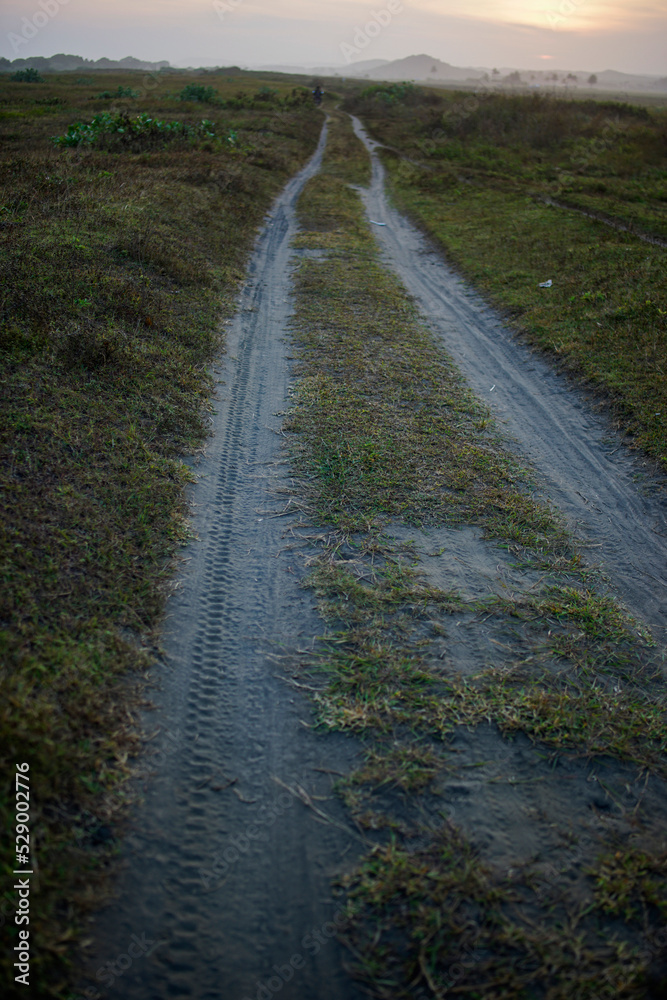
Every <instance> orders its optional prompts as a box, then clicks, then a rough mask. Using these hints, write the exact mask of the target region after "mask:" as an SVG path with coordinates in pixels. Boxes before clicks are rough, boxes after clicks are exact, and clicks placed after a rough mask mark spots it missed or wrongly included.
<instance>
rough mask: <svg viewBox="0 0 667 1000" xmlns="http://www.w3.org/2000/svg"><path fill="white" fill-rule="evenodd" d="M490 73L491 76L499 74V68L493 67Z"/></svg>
mask: <svg viewBox="0 0 667 1000" xmlns="http://www.w3.org/2000/svg"><path fill="white" fill-rule="evenodd" d="M492 74H493V76H500V70H499V69H495V68H494V69H493V70H492Z"/></svg>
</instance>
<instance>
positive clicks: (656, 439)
mask: <svg viewBox="0 0 667 1000" xmlns="http://www.w3.org/2000/svg"><path fill="white" fill-rule="evenodd" d="M344 106H345V107H346V108H347V109H348V110H350V111H353V112H354V113H355V114H359V115H360V116H361V118H362V119H363V121H364V122H365V123H366V125H367V126H368V127H369V129H370V131H371V133H372V134H373V136H374V137H375V138H376V139H378V140H380V141H381V142H382V143H384V144H386V146H387V149H386V150H385V152H384V162H385V164H386V166H387V168H388V170H389V176H390V182H391V189H392V192H393V195H394V197H395V199H396V201H397V203H398V204H399V205H400V206H402V207H403V208H404V209H405V210H406V211H407V212H408V213H409V214H410V215H411V216H412V218H413V219H414V220H415V221H416V222H417V223H418V224H419V225H420V226H421V227H422V228H423V229H424V230H425V231H426V232H427V233H428V234H429V235H430V236H432V237H433V238H434V239H435V241H436V242H437V243H439V244H440V245H441V246H442V247H443V248H444V250H445V252H446V255H447V258H448V260H450V261H451V262H452V263H453V264H454V265H455V266H456V267H458V268H459V269H460V271H461V272H462V273H463V274H464V275H466V276H467V277H468V278H470V279H471V280H472V281H473V282H474V284H475V285H476V287H477V288H478V289H479V290H481V291H482V292H483V293H484V294H485V295H486V296H487V298H488V299H489V300H490V301H492V302H493V303H495V304H496V305H497V306H499V307H500V309H501V310H502V311H503V312H504V313H505V315H506V316H507V317H508V318H509V319H510V320H511V321H512V323H513V324H514V326H515V327H516V328H517V329H518V330H520V331H521V332H522V333H523V334H525V335H526V336H527V337H528V338H529V339H530V340H531V341H532V342H533V343H535V344H537V345H538V346H539V347H541V348H542V349H544V350H546V351H547V352H548V353H550V354H552V355H553V356H554V357H555V358H556V359H557V361H558V362H559V363H560V364H562V365H564V366H566V367H567V368H568V369H569V370H571V371H572V372H574V373H575V374H576V375H577V376H579V377H580V378H582V379H583V380H584V381H585V382H586V383H587V384H588V385H589V386H591V387H592V388H594V389H595V390H596V391H597V392H598V393H599V394H600V397H601V399H604V401H605V402H606V403H607V404H609V405H610V406H611V408H612V411H613V413H614V415H615V419H616V422H617V425H618V427H619V428H620V429H621V430H622V431H627V432H628V434H629V435H632V438H633V440H634V442H635V443H636V444H637V445H638V446H639V447H641V448H643V449H645V450H646V451H647V452H648V453H649V454H650V455H651V456H652V457H653V458H655V459H657V460H658V461H659V462H660V463H662V465H663V468H664V467H666V465H667V378H665V372H666V371H667V280H666V279H667V111H666V110H665V109H664V108H663V109H660V108H651V109H649V108H645V107H642V106H639V105H630V104H620V103H617V102H601V101H596V100H577V101H572V100H565V99H562V98H552V97H545V96H540V95H531V96H507V95H499V94H495V93H487V94H484V93H482V94H465V93H445V94H442V93H436V92H434V91H429V90H422V89H419V88H415V87H412V86H411V85H400V84H397V85H393V86H381V85H378V86H374V87H370V88H367V89H366V90H365V91H362V92H361V93H360V94H357V95H356V96H348V97H347V99H346V102H345V105H344ZM584 212H586V213H591V214H593V215H595V216H597V217H598V218H596V219H593V218H589V217H587V216H586V215H585V214H583V213H584ZM619 226H620V227H624V228H620V229H619V228H616V227H619ZM640 235H641V236H644V237H646V238H647V239H648V240H651V239H653V240H657V241H661V245H657V244H656V243H655V242H649V241H647V239H641V238H640ZM549 279H551V280H552V281H553V286H552V287H551V288H549V289H543V288H540V287H539V285H540V283H541V282H544V281H547V280H549Z"/></svg>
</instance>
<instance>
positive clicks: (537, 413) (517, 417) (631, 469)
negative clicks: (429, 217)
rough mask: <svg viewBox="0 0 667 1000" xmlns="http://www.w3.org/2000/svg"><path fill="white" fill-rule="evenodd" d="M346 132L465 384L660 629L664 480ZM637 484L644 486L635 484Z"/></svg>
mask: <svg viewBox="0 0 667 1000" xmlns="http://www.w3.org/2000/svg"><path fill="white" fill-rule="evenodd" d="M351 118H352V123H353V126H354V130H355V133H356V134H357V136H358V137H359V138H360V139H361V141H362V142H363V143H364V144H365V146H366V148H367V149H368V151H369V153H370V154H371V157H372V162H373V175H372V182H371V187H370V189H368V190H365V189H359V190H360V193H361V195H362V197H363V199H364V203H365V206H366V210H367V213H368V215H369V218H370V219H372V220H376V221H377V222H380V223H384V225H381V226H380V227H378V229H377V238H378V241H379V244H380V247H381V249H382V251H383V253H384V257H385V259H386V261H387V263H388V264H389V265H390V266H391V267H392V269H393V270H394V271H395V272H396V273H397V274H398V276H399V277H400V279H401V281H402V282H403V284H404V285H405V287H406V288H407V289H408V291H409V292H410V293H411V294H412V295H413V296H414V297H415V299H416V301H417V304H418V306H419V308H420V309H421V311H422V312H423V314H424V315H425V316H426V317H428V321H429V324H430V325H431V327H432V329H433V330H434V332H435V333H436V334H437V336H438V337H439V338H440V339H441V340H442V343H443V345H444V346H445V348H446V350H447V351H448V353H449V354H450V355H451V357H452V358H453V360H454V362H455V363H456V365H457V366H458V367H459V368H460V370H461V371H462V373H463V374H464V375H465V377H466V378H467V380H468V382H469V383H470V385H471V386H472V388H473V389H474V391H475V392H476V393H477V394H478V395H479V396H480V397H481V398H482V399H483V400H484V401H485V403H486V404H487V405H488V406H489V408H490V409H491V411H492V412H493V414H494V416H495V417H496V418H498V422H499V424H500V425H501V426H504V427H505V429H506V431H507V433H508V434H509V435H510V436H511V437H512V438H513V439H514V440H515V442H516V443H517V444H518V451H519V455H520V456H525V457H526V458H527V459H529V460H530V462H531V463H532V465H533V467H534V468H535V469H536V470H537V472H538V474H539V478H540V490H541V492H542V493H543V494H544V495H545V496H546V498H547V499H548V500H549V501H551V502H552V503H553V504H555V506H557V507H558V508H559V509H560V510H561V511H562V512H563V513H564V514H565V516H566V518H567V520H568V523H569V526H570V528H571V529H573V530H575V531H576V533H577V535H578V536H579V537H580V538H581V539H583V542H584V545H586V544H587V543H588V544H590V545H594V546H596V548H595V549H594V552H595V560H596V561H597V559H598V557H599V560H600V562H601V564H602V566H603V568H604V569H605V570H606V572H607V573H608V575H609V577H610V578H611V580H612V582H613V584H614V586H615V588H616V589H617V590H618V592H619V593H620V595H621V597H622V598H623V600H624V601H625V602H626V603H627V605H628V606H629V608H630V609H631V610H632V611H633V612H635V613H636V614H638V615H640V616H642V617H643V618H644V619H645V620H646V621H647V622H648V624H649V625H650V626H651V627H652V628H654V629H656V630H659V631H658V632H657V635H658V638H659V639H664V637H665V628H666V623H667V502H666V498H667V488H666V487H667V483H666V481H665V479H664V477H661V478H659V479H656V478H655V477H654V476H653V475H652V474H651V473H650V471H647V470H650V466H649V465H648V463H642V462H641V459H640V458H638V457H635V456H633V455H631V454H630V452H629V451H628V449H627V448H625V447H623V446H622V445H621V442H620V440H619V439H618V437H617V435H614V433H613V431H612V430H611V428H610V426H609V423H608V421H607V420H606V419H605V418H604V417H602V416H598V415H597V414H595V413H594V412H593V411H592V409H591V407H590V406H589V404H588V402H587V400H586V399H585V397H584V395H583V393H581V392H578V391H576V390H575V389H574V388H573V387H572V385H571V384H570V383H569V382H568V380H567V379H566V378H565V377H564V376H562V375H559V374H558V373H556V372H554V371H553V369H552V368H551V367H550V366H549V365H548V364H547V362H546V361H544V360H543V359H542V358H541V357H539V355H537V354H536V353H533V352H532V351H531V350H530V349H529V348H528V347H527V346H526V345H525V344H523V343H521V342H520V341H519V340H515V339H514V338H513V336H512V334H511V333H510V331H509V330H508V329H507V328H506V327H504V326H503V324H502V323H501V321H500V319H499V317H498V315H497V314H496V313H494V312H493V310H492V309H490V308H489V307H487V306H486V305H485V303H483V302H482V300H481V299H480V297H479V296H477V295H475V294H474V293H472V291H471V289H470V287H469V286H467V285H465V284H464V282H463V281H462V280H461V279H460V278H459V277H458V276H457V275H456V274H455V273H454V272H453V271H452V270H451V268H449V267H448V266H447V264H446V263H445V262H444V260H443V259H442V256H441V254H440V253H439V252H437V251H436V250H435V249H434V248H433V246H432V245H431V244H430V243H429V242H428V240H427V239H426V238H425V237H424V236H423V235H422V234H421V233H420V232H419V231H418V230H417V229H416V228H415V227H414V226H412V225H411V224H410V223H409V222H408V221H407V220H406V219H405V218H404V217H403V216H401V215H400V214H399V212H397V211H396V209H394V208H393V206H392V205H391V204H390V202H389V200H388V198H387V196H386V193H385V189H384V169H383V167H382V164H381V163H380V161H379V159H378V156H377V154H376V152H375V150H376V148H377V147H378V146H379V145H380V144H379V143H377V142H375V141H374V140H372V139H370V138H369V137H368V135H367V134H366V132H365V130H364V128H363V126H362V124H361V122H360V121H359V119H358V118H355V117H354V116H351ZM642 483H643V484H644V485H642Z"/></svg>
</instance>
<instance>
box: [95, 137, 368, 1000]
mask: <svg viewBox="0 0 667 1000" xmlns="http://www.w3.org/2000/svg"><path fill="white" fill-rule="evenodd" d="M325 140H326V132H323V134H322V137H321V141H320V144H319V146H318V149H317V152H316V154H315V156H314V157H313V159H312V160H311V162H310V163H309V165H308V166H307V167H306V169H305V170H304V171H302V173H301V174H300V175H299V176H298V177H296V178H295V179H293V180H292V181H291V182H290V183H289V184H288V186H287V188H286V189H285V191H284V192H283V194H282V195H281V197H280V198H279V200H278V201H277V203H276V204H275V206H274V209H273V211H272V213H271V216H270V218H269V220H268V221H267V224H266V227H265V229H264V231H263V233H262V235H261V237H260V239H259V242H258V246H257V250H256V253H255V255H254V258H253V261H252V265H251V270H250V275H249V280H248V282H247V284H246V286H245V288H244V291H243V294H242V296H241V300H240V304H239V311H238V314H237V316H236V319H235V321H234V322H233V324H232V325H231V327H230V329H229V331H228V334H227V354H226V357H225V358H224V359H223V362H222V364H221V370H220V379H221V384H220V388H219V394H218V396H219V398H218V401H217V403H216V410H217V412H216V414H215V416H214V418H213V428H212V430H213V438H212V442H211V444H210V447H209V448H208V449H207V454H206V456H205V458H204V459H203V461H202V462H200V463H199V464H198V465H197V466H196V471H197V474H198V475H199V477H200V481H199V483H198V485H197V487H196V489H195V491H194V501H195V507H194V524H193V527H194V530H195V531H196V533H197V535H198V537H199V541H197V542H194V543H193V544H191V545H190V546H189V547H188V549H187V550H186V552H185V563H184V567H183V571H182V573H181V574H180V580H179V581H178V582H179V584H180V589H178V590H177V592H176V593H175V594H174V596H173V598H172V599H171V601H170V603H169V607H168V619H167V625H166V634H165V638H164V648H165V655H164V660H163V671H162V677H161V687H162V690H161V691H160V692H158V693H157V695H156V697H155V698H154V701H155V704H156V710H155V711H154V712H151V713H150V715H149V716H148V717H147V719H146V725H147V727H148V728H149V729H150V728H154V729H159V733H158V736H157V737H156V739H155V740H154V741H153V743H152V744H151V745H152V746H154V748H155V751H156V752H155V754H154V756H152V757H151V756H149V757H148V759H147V761H146V763H145V768H146V769H147V772H148V771H151V772H152V773H151V774H148V773H147V774H146V778H145V780H144V782H143V786H142V791H143V795H144V802H143V806H142V807H141V808H140V809H139V810H138V812H137V813H136V815H135V817H134V819H133V822H132V825H131V829H130V831H129V834H128V836H127V838H126V840H125V843H124V847H123V854H122V874H121V879H120V884H119V887H118V899H117V900H116V901H115V902H114V903H113V904H112V905H110V906H109V907H108V908H107V909H106V910H105V911H104V913H102V914H101V915H100V916H99V918H98V920H97V924H96V928H95V931H94V936H95V938H96V940H97V942H98V945H97V947H96V953H95V956H94V958H93V959H92V960H91V961H90V963H89V971H90V973H91V976H90V978H91V980H92V983H93V984H94V988H96V989H97V990H98V991H99V993H100V994H101V995H103V996H105V997H110V998H114V997H125V998H132V1000H158V998H159V1000H167V998H169V997H180V996H182V997H191V998H202V1000H203V998H216V1000H220V998H221V997H224V998H225V1000H244V998H248V1000H255V998H256V997H259V998H263V1000H267V998H268V997H270V996H273V995H274V994H277V993H278V992H280V995H281V997H289V998H294V1000H299V998H303V1000H306V998H308V1000H312V998H313V997H321V998H331V1000H338V998H341V1000H342V998H343V997H345V998H346V1000H349V998H353V997H354V996H355V995H356V993H355V990H354V988H353V987H352V986H351V985H350V984H349V983H348V981H347V977H346V976H345V974H344V972H343V970H342V958H341V954H340V947H339V945H338V944H337V943H336V942H335V941H334V940H333V934H334V933H335V926H334V924H335V917H336V914H335V910H334V907H333V905H332V902H331V888H330V879H331V877H332V876H333V874H334V873H335V872H336V871H337V870H338V869H339V868H340V865H341V856H342V855H345V856H346V858H347V860H348V861H349V859H350V857H351V856H353V854H354V851H353V850H351V848H353V847H354V845H356V844H357V841H356V840H355V837H354V835H350V836H348V835H346V834H345V832H344V831H343V830H341V829H339V828H336V827H335V826H333V825H327V824H325V823H322V822H317V821H315V818H314V813H313V811H312V810H309V809H308V808H307V807H306V806H304V805H303V804H302V802H300V801H299V800H298V799H297V798H296V797H295V796H294V795H292V794H290V793H289V792H288V791H286V789H285V788H284V787H283V786H282V785H280V784H279V783H278V781H277V780H275V779H278V780H279V781H280V782H283V783H284V784H285V785H288V786H290V787H291V788H292V789H296V786H297V784H298V785H300V786H301V787H302V788H303V789H304V790H306V791H307V792H308V793H310V794H311V795H316V796H322V797H327V798H330V796H331V782H332V774H330V773H325V772H332V771H335V770H341V771H343V770H347V769H349V764H350V759H351V754H352V753H353V752H354V750H353V747H352V746H351V743H350V741H348V740H344V739H343V737H340V738H339V739H338V738H336V737H331V738H325V739H323V738H322V737H319V736H318V737H316V736H314V735H313V734H312V733H311V732H310V730H309V729H308V728H306V726H305V725H303V724H302V720H303V721H304V722H306V723H307V722H308V720H309V709H308V703H307V701H306V699H305V698H304V697H303V695H302V694H301V693H299V692H298V691H297V690H296V689H295V688H292V687H291V686H289V684H288V683H286V680H285V676H287V677H288V678H289V670H287V671H286V670H285V664H287V665H289V658H290V656H292V655H294V654H295V653H296V650H297V649H298V648H300V644H302V643H303V644H308V643H312V641H313V639H312V637H313V636H315V635H317V634H318V632H320V631H321V622H320V621H319V619H318V618H317V616H316V615H315V613H314V610H313V606H312V603H311V598H310V595H309V594H308V595H307V593H306V592H305V591H303V590H301V589H300V588H299V577H298V570H297V566H296V563H295V557H294V554H293V552H291V551H288V549H287V544H288V543H287V541H286V538H285V536H286V534H287V532H288V531H289V528H290V526H291V525H293V524H294V522H295V521H296V520H297V519H298V518H297V517H291V518H290V517H273V516H271V515H272V514H275V512H276V511H279V510H281V509H282V508H284V506H285V504H286V497H285V496H284V494H282V493H281V490H284V489H285V486H286V485H287V484H288V480H287V475H288V474H287V471H286V468H285V465H284V462H283V460H282V457H281V442H282V439H281V437H280V434H279V430H280V426H281V422H282V416H281V411H283V410H284V409H285V406H286V400H287V386H288V376H289V362H288V359H287V344H286V341H285V338H286V329H287V321H288V317H289V314H290V306H289V302H288V293H289V278H290V275H289V270H290V269H289V259H290V256H291V250H290V240H291V238H292V236H293V234H294V232H295V222H294V205H295V202H296V199H297V198H298V195H299V193H300V191H301V189H302V187H303V184H304V183H305V182H306V180H307V179H308V178H309V177H310V176H312V174H313V173H315V171H316V170H317V168H318V166H319V163H320V160H321V156H322V150H323V148H324V143H325ZM277 656H278V657H283V659H280V660H279V659H277ZM278 663H280V666H278V665H277V664H278ZM318 769H321V770H318ZM317 807H318V808H320V809H323V810H324V811H326V813H327V814H330V815H331V816H332V817H337V818H338V820H339V821H340V822H341V823H342V824H345V823H346V822H347V821H346V819H345V816H344V814H343V812H342V809H341V808H340V807H339V805H338V803H337V801H336V800H333V801H323V800H322V799H318V800H317ZM128 962H129V965H128ZM108 963H111V965H109V964H108ZM89 982H90V981H88V982H85V983H82V988H83V986H86V985H89Z"/></svg>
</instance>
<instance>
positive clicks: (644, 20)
mask: <svg viewBox="0 0 667 1000" xmlns="http://www.w3.org/2000/svg"><path fill="white" fill-rule="evenodd" d="M390 7H391V15H390V16H388V15H387V13H386V12H387V11H389V8H390ZM47 8H48V11H50V12H51V13H47V14H45V13H44V11H45V10H46V9H47ZM383 12H385V13H383ZM376 15H377V16H378V17H379V18H380V20H381V21H382V30H381V31H378V32H377V34H373V38H372V39H369V42H368V44H367V45H366V46H365V47H364V48H363V51H362V50H360V51H359V58H360V59H362V58H363V59H399V58H403V57H405V56H408V55H412V54H418V53H428V54H429V55H431V56H433V57H435V58H438V59H441V60H443V61H445V62H449V63H452V64H453V65H456V66H464V67H465V66H470V67H475V66H481V67H484V66H496V65H501V66H514V67H518V68H524V69H531V68H532V69H537V68H540V67H544V64H545V62H547V61H550V62H552V63H553V64H554V65H555V66H557V67H559V68H563V69H566V70H567V69H571V70H582V69H588V70H590V71H596V70H598V71H599V70H601V69H604V68H614V69H618V70H621V71H623V72H626V73H650V74H654V75H658V76H664V75H667V57H666V55H665V53H667V0H652V2H651V0H649V2H645V3H639V4H635V3H630V2H629V0H449V2H447V0H445V2H443V0H410V2H407V0H406V2H402V0H377V2H376V3H364V2H360V0H322V2H318V3H317V4H314V3H313V2H312V0H189V2H187V0H144V2H142V3H141V4H137V3H136V2H130V0H117V2H111V0H42V3H41V4H40V3H38V4H36V3H35V0H5V3H4V4H3V5H2V12H1V13H0V54H2V55H4V56H5V57H7V58H16V57H21V58H25V57H27V56H31V55H32V56H35V55H52V54H54V53H56V52H67V53H76V54H80V55H84V56H86V57H89V58H100V57H101V56H107V57H109V58H115V59H118V58H122V57H123V56H127V55H134V56H136V57H138V58H142V59H151V60H159V59H167V60H169V61H170V62H171V63H172V64H174V65H231V64H237V65H244V66H262V65H268V64H281V65H297V64H301V65H305V66H317V65H319V66H340V65H342V64H344V60H343V59H342V58H341V46H342V45H343V46H344V45H350V44H351V42H352V40H353V39H354V37H355V34H356V33H357V32H358V31H359V30H360V29H363V27H364V25H365V24H367V23H369V20H372V19H373V18H374V17H375V16H376ZM35 19H36V20H35ZM33 22H34V23H37V22H39V28H38V30H35V29H34V27H31V25H33ZM544 53H546V54H544Z"/></svg>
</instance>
